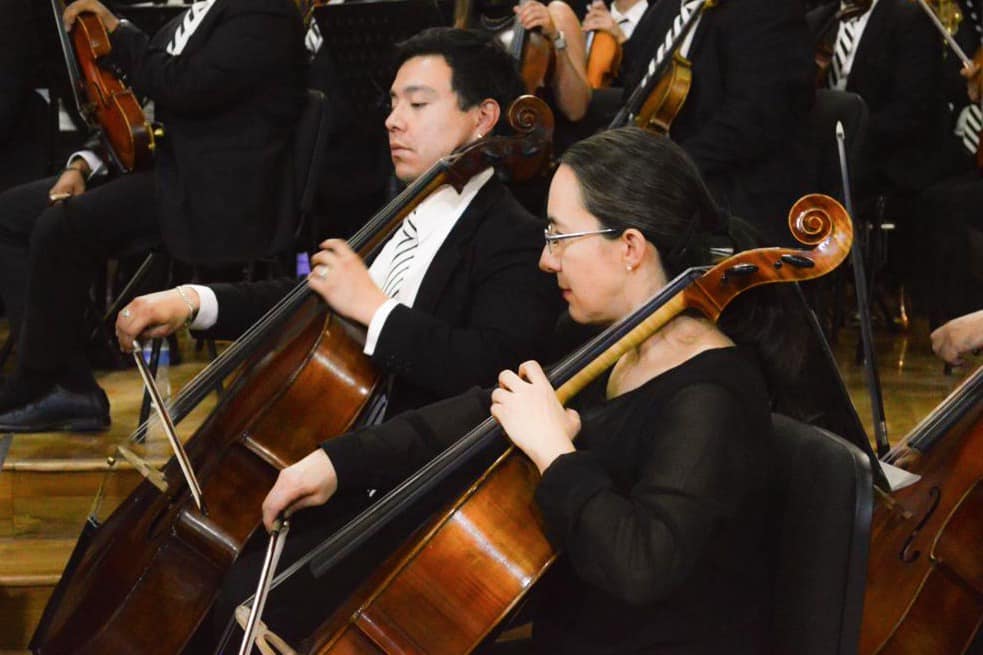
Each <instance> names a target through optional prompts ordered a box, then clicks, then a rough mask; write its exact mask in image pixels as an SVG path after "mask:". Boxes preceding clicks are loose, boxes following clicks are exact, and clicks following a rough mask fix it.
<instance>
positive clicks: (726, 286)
mask: <svg viewBox="0 0 983 655" xmlns="http://www.w3.org/2000/svg"><path fill="white" fill-rule="evenodd" d="M789 223H790V225H791V226H792V229H793V233H794V234H795V235H796V237H797V238H799V240H800V241H801V242H802V243H806V244H809V245H812V246H814V248H813V249H812V250H794V249H787V248H763V249H759V250H752V251H747V252H744V253H740V254H738V255H735V256H734V257H731V258H730V259H728V260H726V261H724V262H722V263H720V264H718V265H717V266H714V267H713V268H710V269H705V268H703V269H689V270H688V271H686V272H684V273H682V274H681V275H679V276H678V277H677V278H676V279H674V280H673V281H671V282H670V283H669V284H668V285H667V286H666V287H665V288H664V289H663V290H661V291H660V292H659V293H658V294H657V295H656V296H655V297H654V298H652V299H651V300H650V301H649V302H647V303H645V304H644V305H643V306H642V307H641V308H639V309H638V310H636V311H635V312H633V313H632V314H631V315H629V316H628V317H626V318H624V319H622V320H621V321H619V322H618V323H616V324H615V325H613V326H611V327H610V328H608V329H607V330H605V332H604V333H602V334H601V335H599V336H598V337H596V338H595V339H593V340H592V341H591V342H590V343H589V344H587V345H585V346H584V347H582V348H581V349H579V350H577V351H576V352H575V353H574V354H573V355H571V356H569V357H567V358H566V359H565V360H564V361H562V362H561V363H560V364H559V365H558V366H557V367H555V368H554V369H553V370H552V371H551V372H550V381H551V383H552V384H553V385H554V387H555V388H556V390H557V391H556V393H557V397H558V398H559V399H560V400H561V402H563V403H566V402H567V401H569V400H570V399H571V398H572V397H573V396H574V395H576V394H577V393H578V392H579V391H581V390H582V389H583V388H584V387H585V386H586V385H588V384H589V383H590V382H591V381H592V380H594V379H596V378H597V377H598V376H599V375H601V374H602V373H603V372H604V371H605V370H607V369H608V368H610V367H611V366H613V365H614V364H615V363H616V362H617V361H618V360H619V359H620V358H621V357H622V356H623V355H624V353H626V352H628V351H629V350H631V349H633V348H637V346H638V344H640V343H641V342H642V341H644V340H645V339H647V338H648V337H649V336H651V335H652V334H653V333H655V332H656V331H657V330H659V329H660V328H661V327H662V326H664V325H665V324H666V323H668V322H669V321H670V320H672V319H673V318H674V317H675V316H677V315H679V314H680V313H682V312H684V311H688V310H695V311H698V312H700V313H702V314H703V315H704V316H706V317H708V318H710V319H711V320H716V319H717V317H719V315H720V313H721V311H722V310H723V309H724V308H725V307H726V306H727V304H728V303H729V302H730V301H731V300H732V299H733V298H735V297H736V296H737V295H739V294H740V293H742V292H743V291H745V290H747V289H750V288H753V287H755V286H759V285H762V284H769V283H775V282H783V281H796V280H802V279H812V278H816V277H820V276H822V275H824V274H826V273H828V272H829V271H831V270H833V269H834V268H836V267H837V266H838V265H839V264H840V263H841V262H842V261H843V260H844V259H845V258H846V256H847V253H848V252H849V250H850V244H851V242H852V238H853V229H852V225H851V222H850V219H849V217H848V216H847V214H846V211H845V210H844V209H843V208H842V206H840V205H839V203H837V202H836V201H835V200H833V199H832V198H829V197H828V196H820V195H811V196H807V197H805V198H802V199H801V200H799V201H798V202H797V203H796V204H795V205H794V206H793V208H792V210H791V212H790V215H789ZM497 439H501V429H500V428H499V427H498V426H497V423H496V422H495V421H494V419H491V418H489V419H487V420H486V421H485V422H483V423H482V424H481V425H479V426H478V427H476V428H475V429H474V430H472V431H471V432H469V433H468V434H467V435H466V436H464V437H463V438H462V439H460V440H458V441H457V442H456V443H455V444H454V445H452V446H450V447H449V448H447V449H446V450H445V451H444V452H443V453H442V454H441V455H439V456H438V457H437V458H436V459H435V460H432V461H431V462H430V463H429V464H428V465H427V466H425V467H424V468H423V469H422V470H421V471H419V472H418V473H416V474H414V476H412V477H411V478H410V479H409V480H407V481H406V482H404V483H403V484H401V485H400V486H399V487H397V488H396V489H395V490H393V491H392V492H390V493H389V494H387V495H386V496H385V497H384V498H382V499H381V500H379V501H378V502H376V503H375V504H374V505H373V506H372V507H370V508H369V509H368V510H366V512H365V513H364V514H363V516H361V517H360V518H359V519H357V520H356V521H355V522H353V523H352V524H350V525H349V526H347V527H346V528H344V529H342V530H341V531H340V532H339V533H337V534H336V535H335V536H334V537H332V538H331V539H330V540H329V541H328V542H326V543H325V544H323V545H322V547H319V549H318V550H319V551H321V552H320V553H319V555H318V557H317V559H316V560H311V561H310V562H309V565H310V566H311V568H312V570H313V571H314V572H315V575H322V574H324V573H325V572H326V570H327V569H328V568H329V567H330V566H331V565H332V564H333V563H335V562H336V561H337V560H338V559H339V558H341V557H343V556H344V555H345V554H347V553H348V552H351V551H352V550H354V549H357V548H359V547H360V545H361V543H362V541H364V539H367V538H368V537H369V536H371V534H373V531H374V530H378V529H380V526H381V524H382V523H383V522H384V521H385V520H386V519H389V518H391V517H392V516H393V513H394V512H398V511H399V507H400V506H401V505H402V504H405V503H409V502H412V500H413V497H423V496H425V495H426V494H427V493H430V492H431V490H432V489H433V487H434V486H435V485H437V484H439V483H440V482H441V480H442V479H443V478H444V477H446V476H447V475H449V474H450V472H451V471H452V470H454V467H455V466H459V465H460V464H461V462H462V461H463V460H466V459H468V454H469V453H471V452H476V451H481V450H482V449H483V448H484V447H485V445H487V444H489V443H491V442H494V441H495V440H497ZM538 480H539V474H538V471H537V470H536V467H535V466H534V465H533V464H532V463H531V461H530V460H529V459H528V458H526V457H525V456H524V455H522V454H521V452H519V451H517V450H515V449H514V448H511V447H510V448H509V449H508V450H507V451H506V452H505V453H504V454H503V455H501V457H499V458H498V459H497V461H495V463H494V464H493V465H492V466H491V468H489V469H488V470H487V471H485V472H484V474H482V475H481V476H480V478H479V479H478V480H477V481H476V482H475V483H474V484H472V485H471V487H470V488H469V489H468V491H467V492H466V493H465V494H464V495H463V496H462V497H460V498H458V499H457V500H455V501H454V502H452V503H451V506H450V509H449V510H448V511H446V512H445V513H443V514H442V515H440V516H438V517H437V518H436V519H435V520H434V521H432V522H431V523H430V524H428V525H427V526H425V527H424V528H422V529H421V530H420V531H419V533H418V534H419V535H420V537H419V538H417V539H415V540H411V541H409V542H407V543H405V544H404V545H403V546H402V548H401V549H400V550H399V551H398V554H397V555H396V556H394V557H392V558H390V559H389V560H388V561H387V562H386V563H385V564H384V565H383V566H382V567H380V569H379V570H377V571H375V572H374V573H373V574H372V576H371V578H370V579H371V580H372V581H373V583H370V584H367V585H366V586H365V587H363V589H362V590H360V591H359V592H357V593H356V595H355V596H354V597H353V598H352V599H351V600H350V601H349V603H347V604H346V605H345V607H344V608H343V609H342V610H341V611H340V612H338V613H336V614H335V615H334V616H332V617H331V618H329V619H328V620H327V621H325V622H324V623H323V624H322V626H320V627H319V628H318V629H317V630H316V631H315V632H314V634H313V635H312V636H311V638H310V639H309V640H308V643H306V644H305V645H304V647H303V648H302V649H300V651H299V652H302V653H305V654H306V655H334V654H340V653H345V654H348V655H354V654H361V653H365V654H368V653H372V654H379V653H393V654H395V653H446V654H452V653H453V654H459V653H468V652H471V651H472V650H474V648H476V647H477V646H478V645H479V644H481V643H482V641H483V640H484V639H485V637H486V636H487V635H488V634H490V633H491V632H492V630H494V629H495V628H496V626H497V625H498V624H499V623H500V622H502V621H503V620H504V619H505V618H506V617H507V616H508V615H509V614H510V613H511V611H512V610H513V609H514V608H515V607H516V606H517V605H518V604H519V603H520V602H521V601H522V598H523V597H524V596H525V595H526V594H527V593H528V592H529V591H530V590H531V588H532V586H533V585H534V584H535V583H536V581H537V580H538V579H539V578H540V577H541V576H542V575H543V573H544V572H545V571H546V570H547V569H548V568H549V566H550V565H551V564H552V562H553V561H554V560H555V559H556V557H557V552H556V551H555V550H554V549H553V547H552V546H551V545H550V543H549V541H548V540H547V538H546V536H545V533H544V532H543V526H542V520H541V517H540V516H539V513H538V510H537V509H536V503H535V500H534V491H535V488H536V485H537V483H538Z"/></svg>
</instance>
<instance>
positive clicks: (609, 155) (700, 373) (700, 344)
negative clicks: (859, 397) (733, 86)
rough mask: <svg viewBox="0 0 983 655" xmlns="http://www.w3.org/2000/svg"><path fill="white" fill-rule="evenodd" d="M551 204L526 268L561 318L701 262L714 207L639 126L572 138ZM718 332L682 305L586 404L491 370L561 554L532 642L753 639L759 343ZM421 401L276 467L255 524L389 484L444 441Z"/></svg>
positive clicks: (759, 615) (759, 635)
mask: <svg viewBox="0 0 983 655" xmlns="http://www.w3.org/2000/svg"><path fill="white" fill-rule="evenodd" d="M549 217H550V218H549V227H548V228H547V231H546V240H547V242H546V246H545V247H544V249H543V252H542V255H541V258H540V266H541V267H542V268H543V269H544V270H547V271H549V272H552V273H555V274H556V276H557V283H558V284H559V286H560V288H561V289H562V290H563V295H564V298H565V299H566V301H567V303H568V304H569V309H570V314H571V317H572V318H573V319H574V320H575V321H577V322H579V323H593V324H608V323H611V322H614V321H616V320H618V319H619V318H621V317H623V316H625V315H626V314H628V313H630V312H631V311H632V310H633V309H635V308H636V307H637V306H639V305H640V304H641V303H642V302H644V301H645V300H646V299H648V298H649V297H650V296H651V295H652V294H653V293H655V292H656V291H658V290H659V289H660V288H661V287H662V286H663V285H664V284H665V283H666V281H667V280H668V279H670V278H671V277H672V276H674V275H676V274H677V273H678V272H680V271H681V270H683V269H684V268H686V267H688V266H691V265H697V264H700V263H705V262H707V261H708V258H709V254H708V250H707V246H706V232H707V227H708V226H712V225H713V224H714V223H716V222H717V221H718V214H717V210H716V207H715V205H714V204H713V202H712V200H711V199H710V196H709V194H708V192H707V190H706V188H705V187H704V185H703V182H702V181H701V179H700V176H699V174H698V173H697V171H696V168H695V167H694V165H693V163H692V162H691V161H690V160H689V159H688V158H687V157H686V156H685V154H683V152H682V151H681V150H680V149H679V147H678V146H676V145H674V144H673V143H672V142H671V141H669V140H667V139H661V138H658V137H655V136H652V135H649V134H647V133H645V132H643V131H642V130H640V129H637V128H627V129H619V130H614V131H609V132H606V133H602V134H599V135H597V136H594V137H592V138H590V139H588V140H586V141H584V142H581V143H580V144H577V145H575V146H574V147H572V148H571V149H570V150H568V151H567V153H566V154H565V155H564V157H563V158H562V159H561V164H560V166H559V168H558V169H557V172H556V175H555V176H554V178H553V182H552V186H551V189H550V194H549ZM761 324H768V323H767V321H762V322H761ZM724 329H725V330H727V331H724V330H722V329H720V328H718V327H716V326H714V325H713V324H712V323H710V322H708V321H705V320H703V319H700V318H695V317H693V316H689V315H681V316H678V317H677V318H675V319H673V320H672V321H671V322H670V323H669V324H668V325H667V326H666V327H665V328H664V329H663V330H662V331H661V332H659V333H657V334H655V335H654V336H652V337H650V338H649V339H648V340H646V341H645V342H643V343H642V344H641V345H640V346H639V347H638V348H637V349H636V350H635V351H632V352H630V353H629V354H628V355H626V356H625V357H624V358H622V360H621V361H619V362H618V363H617V364H616V366H615V367H614V369H613V371H612V373H611V375H610V378H609V380H608V383H607V394H606V395H607V397H606V399H605V400H604V401H603V402H601V403H600V404H599V405H598V406H596V407H592V408H590V409H583V410H582V411H583V413H582V414H578V413H577V412H575V411H573V410H565V409H564V408H563V407H562V406H561V405H560V404H559V403H558V402H557V400H556V398H555V396H554V395H553V390H552V388H551V387H550V385H549V383H548V382H547V380H546V378H545V376H544V374H543V371H542V369H541V368H540V366H539V364H537V363H535V362H527V363H525V364H523V365H522V366H521V367H520V368H519V370H518V372H512V371H505V372H503V373H502V374H501V376H500V378H499V388H498V389H496V390H495V391H494V392H493V393H492V396H491V402H492V404H491V413H492V415H493V416H494V417H495V418H496V419H498V421H499V422H500V423H501V424H502V426H503V427H504V429H505V431H506V432H507V434H508V436H509V438H510V439H512V440H513V442H514V443H515V444H516V445H517V446H518V447H519V448H521V449H522V450H523V451H524V452H525V453H526V454H527V455H528V456H529V457H530V458H531V459H532V461H533V463H534V464H535V465H536V466H537V468H538V469H539V471H540V472H541V473H542V480H541V482H540V484H539V487H538V490H537V493H536V500H537V503H538V505H539V509H540V510H541V512H542V516H543V520H544V524H545V526H546V529H547V534H548V536H549V538H550V540H551V541H552V542H553V543H554V545H555V546H557V547H558V548H559V549H560V550H561V551H562V553H563V554H562V555H561V559H560V560H559V561H558V562H557V563H556V564H555V565H554V567H553V568H552V569H551V570H550V572H549V574H548V575H547V578H546V579H545V580H544V581H543V583H542V586H541V587H540V591H541V592H542V593H543V595H542V596H541V597H540V598H539V600H540V603H539V606H538V609H537V610H536V611H535V615H534V638H533V643H534V649H535V652H542V653H592V654H596V653H627V652H633V653H635V652H646V653H687V654H690V655H692V654H694V653H720V652H729V653H759V652H762V650H763V645H764V640H765V630H766V628H767V617H768V613H769V605H770V597H769V574H768V565H767V560H766V555H765V552H766V550H767V549H766V548H765V546H766V541H767V539H766V530H765V514H764V513H763V512H761V511H760V507H761V503H762V502H763V501H764V498H765V496H766V493H767V487H768V485H769V480H770V470H771V462H770V455H769V449H768V438H769V434H770V423H769V401H768V391H767V384H766V382H765V378H764V375H763V374H762V372H761V371H760V370H759V368H758V364H757V363H756V361H755V358H754V356H753V355H752V354H751V352H752V350H753V349H748V350H746V349H745V347H746V346H754V345H756V344H755V342H756V340H754V339H751V340H745V338H744V337H743V336H742V334H741V333H742V332H743V330H741V329H740V326H737V325H735V326H734V327H733V329H731V328H724ZM761 336H765V335H761ZM738 344H741V345H738ZM791 350H792V349H789V350H788V351H789V352H790V351H791ZM455 402H456V405H457V407H455V408H454V409H453V411H452V413H456V414H458V418H461V415H462V414H466V413H468V410H466V409H464V410H462V409H461V408H462V407H463V406H468V407H474V408H476V409H474V410H472V411H471V413H472V414H474V416H472V417H471V418H474V419H480V418H481V410H480V408H481V407H482V406H484V407H487V397H486V396H484V395H482V394H481V393H479V392H475V393H473V394H470V396H468V397H465V398H461V399H459V400H457V401H455ZM444 408H445V409H451V406H450V405H449V404H448V403H444ZM485 411H487V410H485ZM428 414H429V416H431V417H433V416H435V414H433V410H432V409H427V410H423V411H422V412H420V413H418V414H417V415H416V416H410V415H404V416H403V417H398V418H397V419H395V420H394V421H392V422H390V423H388V424H385V425H382V426H377V427H375V428H371V429H367V430H363V431H360V432H355V433H350V434H348V435H345V436H342V437H340V438H338V439H334V440H331V441H329V442H326V443H325V444H324V446H323V449H322V450H318V451H315V452H314V453H312V454H311V455H309V456H308V457H306V458H305V459H303V460H301V461H300V462H299V463H297V464H296V465H294V466H292V467H289V468H287V469H285V470H283V471H282V472H281V473H280V476H279V479H278V481H277V483H276V485H275V486H274V488H273V489H272V490H271V492H270V494H269V495H268V496H267V498H266V501H265V503H264V521H265V522H266V524H267V526H268V527H270V526H271V525H272V523H273V521H274V520H275V518H276V517H277V516H278V515H280V514H281V513H283V512H285V511H286V512H287V513H288V514H289V513H291V512H294V511H296V510H297V509H300V508H303V507H310V506H314V505H319V504H322V503H324V502H326V501H327V500H328V499H329V498H331V497H332V496H333V495H334V494H335V493H336V492H337V491H339V490H342V491H343V490H345V489H349V488H359V487H364V486H366V485H370V486H376V487H377V488H385V487H391V486H392V485H394V484H395V483H396V482H398V481H399V480H400V479H402V478H403V477H405V476H406V475H407V474H409V473H411V472H412V471H413V470H415V469H416V468H417V467H418V466H419V465H420V464H422V463H423V461H422V460H424V459H426V458H427V457H428V456H432V455H435V454H436V452H438V451H439V450H440V449H441V447H442V446H445V445H446V444H447V443H448V441H449V440H450V439H451V438H452V435H448V434H446V432H447V430H443V431H442V430H441V429H439V428H437V427H433V429H430V426H431V425H433V424H428V423H427V415H428ZM424 426H426V427H424ZM445 427H446V421H445ZM574 437H576V442H575V443H573V442H572V441H571V440H572V439H573V438H574ZM412 454H417V455H415V456H414V455H412Z"/></svg>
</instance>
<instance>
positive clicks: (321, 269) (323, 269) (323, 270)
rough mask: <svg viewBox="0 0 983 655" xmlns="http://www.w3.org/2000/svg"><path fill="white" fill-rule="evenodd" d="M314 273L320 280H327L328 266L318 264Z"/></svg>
mask: <svg viewBox="0 0 983 655" xmlns="http://www.w3.org/2000/svg"><path fill="white" fill-rule="evenodd" d="M314 275H315V276H316V277H317V278H318V279H319V280H326V279H328V267H327V266H316V267H315V268H314Z"/></svg>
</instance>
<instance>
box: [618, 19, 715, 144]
mask: <svg viewBox="0 0 983 655" xmlns="http://www.w3.org/2000/svg"><path fill="white" fill-rule="evenodd" d="M718 1H719V0H706V1H705V2H704V3H703V6H702V7H700V9H699V10H697V11H694V12H693V13H692V14H690V16H689V18H687V20H686V22H685V23H683V25H682V28H681V29H680V31H679V34H677V35H676V38H675V39H674V40H673V41H672V43H671V44H669V46H668V47H667V48H666V52H671V53H672V56H667V57H665V58H664V59H663V60H662V61H661V62H660V63H659V64H658V65H657V66H655V70H654V71H652V72H651V73H646V74H645V75H644V76H643V77H642V79H641V81H639V83H638V85H637V86H636V87H635V89H634V90H633V91H632V93H631V95H630V96H629V97H628V101H627V102H625V104H624V106H623V107H622V108H621V109H620V110H619V111H618V113H617V114H616V115H615V117H614V119H613V120H612V121H611V124H610V125H608V129H614V128H617V127H623V126H625V125H628V124H629V123H634V124H635V125H637V126H638V127H641V128H643V129H647V130H651V131H653V132H655V133H656V134H668V133H669V128H670V127H671V126H672V121H673V120H675V118H676V116H677V115H679V112H680V111H681V110H682V108H683V104H684V103H685V102H686V96H687V95H689V90H690V87H691V86H692V84H693V65H692V63H691V62H690V61H689V59H687V58H686V57H684V56H683V55H682V53H681V52H679V48H680V46H681V45H682V44H683V42H684V41H685V40H686V38H687V37H688V36H689V34H690V32H692V30H693V28H694V27H695V26H696V24H697V22H698V21H699V19H700V17H701V16H702V15H703V12H704V11H706V10H708V9H711V8H713V7H715V6H716V5H717V2H718ZM653 64H654V62H653ZM651 66H652V64H650V67H651Z"/></svg>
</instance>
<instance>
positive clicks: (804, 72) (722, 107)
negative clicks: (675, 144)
mask: <svg viewBox="0 0 983 655" xmlns="http://www.w3.org/2000/svg"><path fill="white" fill-rule="evenodd" d="M709 11H710V12H714V11H720V12H721V15H720V16H719V20H720V21H721V24H719V25H717V26H716V29H715V34H716V37H717V38H719V39H720V40H721V43H720V47H719V48H718V50H719V61H718V62H717V65H719V66H720V67H722V68H723V69H724V70H723V72H722V78H723V80H724V81H725V86H726V96H725V98H724V100H723V102H721V103H720V104H719V105H718V106H717V107H716V108H715V112H714V114H713V115H712V117H711V118H710V119H709V120H708V121H707V122H706V123H704V125H703V126H702V127H701V129H700V130H699V131H698V132H697V133H696V134H694V136H693V137H692V138H689V139H686V140H684V141H682V142H681V143H680V145H681V146H683V148H684V149H685V150H686V151H687V152H688V153H689V154H690V155H691V156H692V157H693V159H694V160H695V161H696V163H697V165H698V166H699V168H700V170H701V171H702V172H703V173H704V174H705V175H713V174H714V173H718V172H724V171H728V170H734V169H735V168H736V167H738V166H740V165H741V164H742V163H746V162H751V161H755V160H757V159H759V158H761V157H763V156H766V155H768V154H769V153H772V152H775V151H776V150H778V149H779V148H780V147H781V146H782V144H783V142H784V140H785V139H787V138H788V135H789V133H790V132H791V131H792V128H793V127H794V126H796V125H797V124H798V123H799V121H800V119H801V116H802V115H804V112H805V111H806V109H807V107H808V104H809V102H810V100H809V97H810V96H809V94H810V92H811V88H810V83H811V81H812V79H813V78H812V76H811V74H810V73H811V70H812V59H811V57H810V54H809V52H808V44H809V37H808V34H807V31H806V25H805V17H804V14H803V12H802V10H801V6H800V5H799V3H798V2H793V1H783V2H773V1H772V0H741V1H738V2H733V3H722V4H721V5H720V8H719V9H710V10H709ZM710 19H711V18H710V17H709V16H708V17H707V20H710ZM697 38H699V36H697ZM694 47H695V46H694ZM693 83H694V85H696V84H699V83H700V81H699V78H696V79H695V80H694V82H693Z"/></svg>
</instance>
